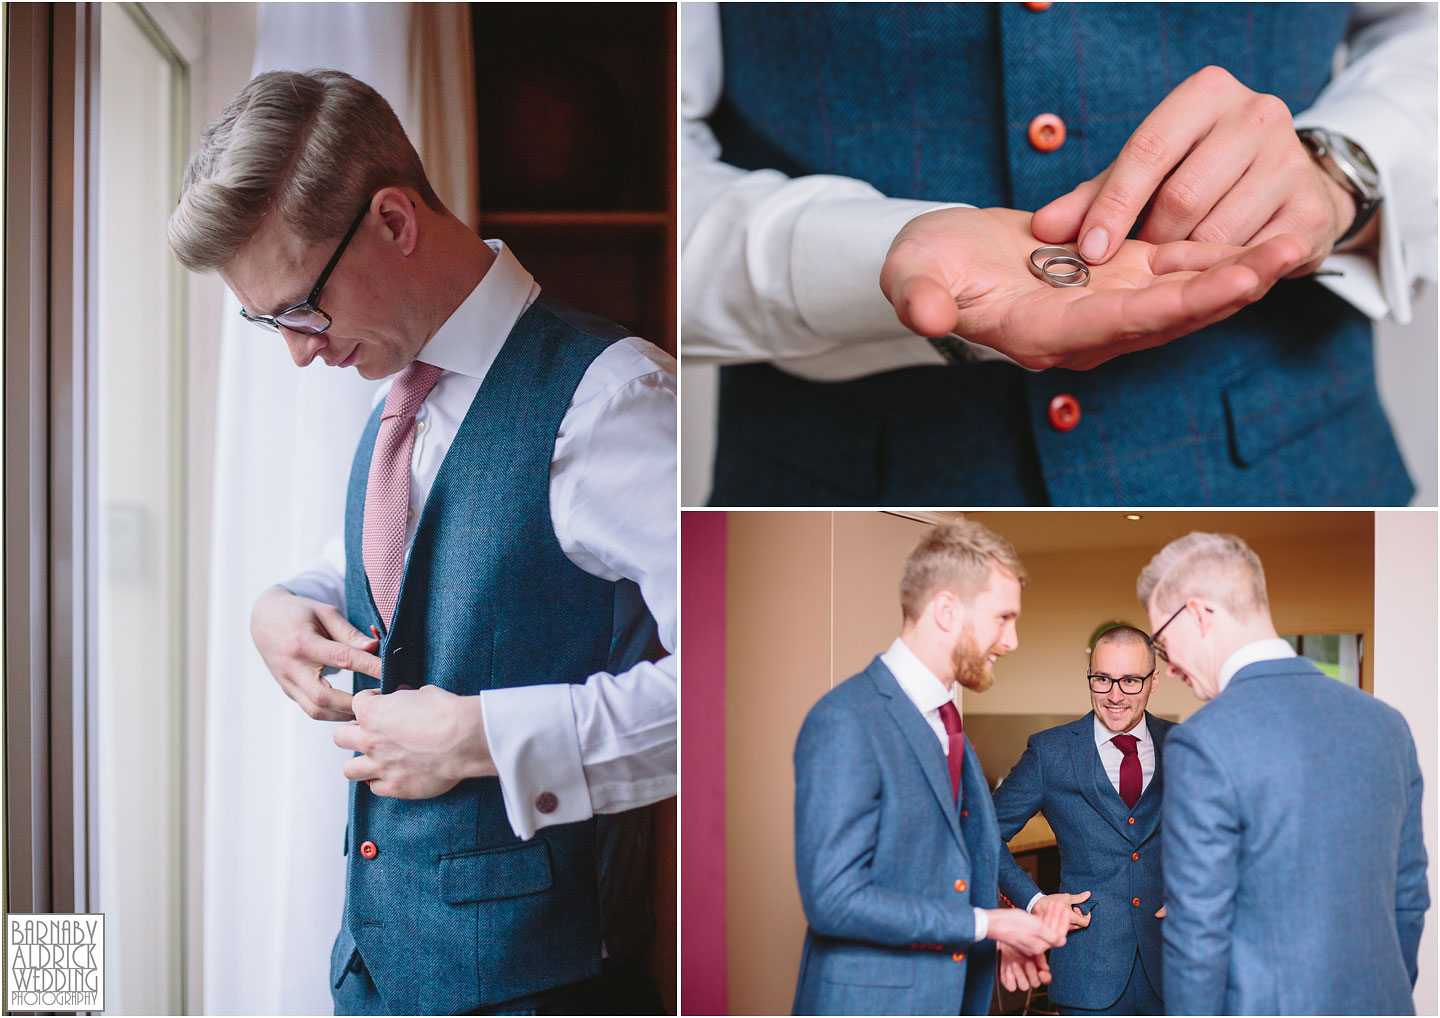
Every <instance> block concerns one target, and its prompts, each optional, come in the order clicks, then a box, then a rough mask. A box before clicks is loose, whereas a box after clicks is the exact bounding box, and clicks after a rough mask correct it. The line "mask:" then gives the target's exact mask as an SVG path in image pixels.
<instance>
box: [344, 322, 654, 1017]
mask: <svg viewBox="0 0 1440 1018" xmlns="http://www.w3.org/2000/svg"><path fill="white" fill-rule="evenodd" d="M624 335H628V333H627V332H625V331H624V330H623V329H620V328H619V327H617V326H614V325H611V324H610V323H608V322H602V321H601V320H599V319H593V318H590V317H588V316H582V315H579V314H578V313H575V312H572V311H569V310H568V309H563V310H562V309H559V308H557V307H555V306H554V305H551V304H549V303H548V302H546V301H543V300H542V301H537V302H536V303H535V304H533V305H532V306H531V307H530V308H529V309H528V310H527V311H526V312H525V313H524V315H522V316H521V318H520V320H519V321H518V322H517V323H516V325H515V327H514V329H513V330H512V331H511V333H510V335H509V337H508V338H507V339H506V342H505V344H504V346H503V348H502V349H501V351H500V353H499V355H498V356H497V358H496V360H495V363H494V365H493V366H492V367H491V369H490V371H489V373H488V374H487V375H486V376H485V380H484V382H483V383H482V384H481V386H480V389H479V391H478V392H477V393H476V395H475V399H474V402H473V403H472V404H471V406H470V410H469V412H468V413H467V415H466V417H465V420H464V422H463V423H462V424H461V426H460V429H459V431H458V432H457V434H456V436H455V439H454V441H453V443H452V444H451V446H450V449H449V451H448V452H447V454H446V456H445V460H444V463H443V464H442V465H441V468H440V471H439V473H438V474H437V476H436V478H435V481H434V484H433V486H432V487H431V490H430V494H429V497H428V498H427V500H426V503H425V508H424V511H423V512H422V514H421V516H420V521H419V524H418V527H417V530H416V533H415V541H414V544H413V545H412V547H411V551H410V559H409V562H408V565H407V566H406V571H405V576H404V580H403V582H402V585H401V588H400V597H399V601H398V603H397V606H396V610H395V618H394V621H393V626H392V627H391V629H390V630H389V631H388V632H386V633H385V634H384V637H383V639H382V641H381V645H380V650H379V656H380V659H381V661H382V662H383V676H382V678H383V683H377V682H376V681H375V680H374V679H372V678H370V677H368V676H363V675H358V674H357V675H356V676H355V681H356V689H357V690H359V689H365V688H376V687H377V686H380V687H381V690H382V692H387V693H388V692H392V691H394V690H395V689H396V688H397V687H398V686H401V685H409V686H413V687H417V688H418V687H419V686H421V685H422V684H425V683H429V684H431V685H435V686H439V687H440V688H442V689H446V690H449V691H450V692H452V693H456V694H459V695H462V696H468V695H473V694H478V693H480V692H481V691H482V690H485V689H495V688H500V687H507V686H525V685H534V684H540V683H556V682H584V681H585V679H586V678H588V677H589V676H590V675H591V674H593V673H595V672H597V671H602V670H606V671H612V672H613V671H620V670H623V669H625V668H628V667H630V666H631V665H633V664H634V663H636V662H637V661H638V660H640V659H641V658H642V657H653V656H654V655H653V653H652V650H653V647H654V641H653V637H654V633H655V625H654V621H653V619H652V618H651V617H650V615H649V613H648V611H647V610H646V608H645V605H644V602H643V601H642V600H641V598H640V597H639V591H638V588H637V587H636V585H635V584H634V583H632V582H630V581H621V582H619V583H612V582H609V581H606V580H603V579H600V578H598V577H595V576H592V575H590V574H589V573H587V572H585V571H584V570H582V569H580V568H579V567H578V566H576V565H574V564H573V563H572V562H570V560H569V559H568V558H566V556H565V553H564V551H563V550H562V549H561V547H560V544H559V542H558V540H557V539H556V537H555V528H554V525H553V523H552V522H551V517H550V461H551V458H552V455H553V451H554V446H555V436H556V432H557V431H558V429H559V426H560V422H561V420H562V418H563V417H564V414H565V411H566V409H567V407H568V406H569V404H570V401H571V398H572V397H573V395H574V392H575V388H576V386H577V385H578V384H579V382H580V379H581V377H582V376H583V375H584V373H585V371H586V369H587V368H588V367H589V366H590V363H591V362H592V361H593V360H594V359H595V357H596V356H597V355H598V354H599V353H600V352H601V351H602V350H603V349H605V347H607V346H608V345H609V344H610V343H611V342H613V341H614V340H616V339H618V338H620V337H622V336H624ZM381 409H382V407H377V408H376V410H375V413H374V415H373V416H372V417H371V419H370V422H369V424H368V425H367V427H366V429H365V432H364V434H363V436H362V437H361V440H360V445H359V448H358V450H357V451H356V453H355V462H354V467H353V469H352V471H351V475H350V485H349V491H348V497H347V503H346V510H345V558H346V566H347V568H346V578H345V595H346V604H347V606H348V607H347V611H348V615H349V619H350V621H351V623H352V624H354V625H355V626H356V627H357V628H358V629H360V630H361V631H363V632H369V630H370V626H371V625H372V624H374V625H379V624H380V619H379V615H378V613H377V611H376V609H375V604H374V601H373V599H372V598H371V595H370V587H369V582H368V580H367V579H366V577H365V573H364V568H363V564H362V562H363V559H362V552H361V529H362V524H363V521H364V518H365V489H366V485H367V481H368V477H369V471H370V458H371V453H372V451H373V449H374V445H375V438H376V434H377V432H378V430H379V425H380V412H381ZM381 628H382V629H383V628H384V627H383V626H382V627H381ZM647 821H648V813H644V812H641V811H635V812H632V813H628V814H621V815H619V816H618V817H601V818H592V819H591V820H588V821H584V822H580V823H572V824H559V825H555V826H551V827H546V828H542V829H541V830H540V831H539V832H538V833H537V834H536V835H535V837H534V838H533V839H531V840H530V841H521V840H520V839H519V838H517V837H516V836H515V834H514V832H513V831H512V830H511V829H510V825H509V822H508V821H507V820H506V816H505V807H504V803H503V801H502V798H501V791H500V782H499V779H497V778H478V779H469V780H465V781H462V782H460V783H459V784H458V785H456V786H455V787H454V788H453V789H451V790H450V791H449V792H446V793H445V794H444V795H440V796H437V797H435V798H433V799H422V800H403V799H392V798H384V797H381V796H376V795H373V794H372V793H371V792H370V791H369V789H368V788H367V787H366V786H364V785H363V784H352V786H351V792H350V819H349V826H348V829H347V834H346V850H347V852H346V854H347V856H348V860H347V868H346V883H345V920H344V922H343V924H342V929H341V931H340V935H339V937H338V938H337V940H336V943H335V949H334V951H333V953H332V959H331V984H332V985H338V983H339V981H340V980H343V979H344V978H345V977H346V974H347V972H348V971H349V969H350V967H351V966H352V965H353V959H354V954H355V952H356V951H357V950H358V953H359V956H360V958H361V959H363V961H364V965H365V967H366V968H368V969H369V971H370V974H371V976H372V978H373V979H374V981H375V986H376V988H377V989H378V991H379V992H380V995H381V997H382V998H383V999H384V1001H385V1003H386V1005H387V1006H388V1007H389V1008H390V1009H391V1011H392V1012H394V1013H396V1014H454V1013H460V1012H464V1011H467V1010H471V1009H474V1008H476V1007H480V1006H484V1005H488V1004H493V1003H498V1002H502V1001H512V1000H515V999H516V998H520V997H525V996H528V995H530V994H533V993H536V992H538V991H541V990H544V989H547V988H550V987H554V986H561V985H564V984H567V983H572V982H575V981H578V980H581V979H586V978H589V977H591V976H595V975H598V974H599V971H600V958H601V942H602V934H603V936H604V937H605V939H606V946H607V947H608V949H609V951H610V954H611V955H612V956H613V955H616V954H617V953H623V952H624V951H625V950H627V949H628V948H629V947H631V946H632V945H631V943H630V940H629V938H632V937H635V936H638V935H641V933H642V932H643V931H640V930H639V927H640V926H642V925H643V918H644V917H643V916H642V917H640V918H638V919H637V915H636V910H637V902H638V903H639V906H643V907H640V909H639V910H640V911H643V912H645V914H646V915H648V901H640V899H643V898H644V890H643V889H644V887H645V885H646V880H645V878H646V877H647V876H648V872H647V867H646V864H645V862H644V858H643V851H642V848H643V844H642V841H643V826H644V823H645V822H647ZM366 842H371V843H373V844H374V845H375V846H376V852H375V853H374V855H373V858H366V857H365V855H364V854H362V853H361V852H360V851H351V849H353V848H358V847H359V846H361V845H363V844H365V843H366Z"/></svg>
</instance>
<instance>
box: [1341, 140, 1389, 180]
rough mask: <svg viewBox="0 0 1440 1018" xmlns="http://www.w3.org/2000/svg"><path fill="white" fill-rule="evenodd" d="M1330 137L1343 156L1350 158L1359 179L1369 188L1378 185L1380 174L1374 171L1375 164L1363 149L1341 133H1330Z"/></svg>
mask: <svg viewBox="0 0 1440 1018" xmlns="http://www.w3.org/2000/svg"><path fill="white" fill-rule="evenodd" d="M1331 137H1332V138H1333V140H1334V142H1335V146H1336V147H1337V148H1338V149H1340V151H1341V152H1342V153H1343V154H1344V156H1345V158H1347V159H1349V160H1350V162H1351V165H1353V166H1354V167H1355V170H1356V172H1357V173H1359V174H1360V177H1361V179H1362V180H1363V181H1364V182H1365V183H1366V184H1367V185H1369V186H1370V187H1371V188H1375V187H1378V186H1379V184H1380V174H1379V172H1378V171H1376V169H1375V164H1374V163H1372V162H1371V161H1370V157H1369V156H1368V155H1366V154H1365V150H1364V149H1363V148H1361V147H1360V146H1359V145H1357V144H1355V143H1354V142H1353V141H1351V140H1350V139H1349V138H1346V137H1344V136H1343V135H1332V136H1331Z"/></svg>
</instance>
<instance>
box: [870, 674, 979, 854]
mask: <svg viewBox="0 0 1440 1018" xmlns="http://www.w3.org/2000/svg"><path fill="white" fill-rule="evenodd" d="M865 671H866V674H868V675H869V676H870V678H871V679H872V680H873V681H874V683H875V691H876V692H877V693H879V694H880V697H881V699H883V700H884V701H885V710H886V712H887V713H888V714H889V715H890V719H891V720H892V721H893V722H895V726H896V727H897V728H899V729H900V734H901V736H902V737H903V738H904V740H905V743H906V744H907V745H908V746H909V747H910V752H911V753H912V754H913V755H914V757H915V760H916V762H917V763H918V764H919V765H920V770H921V772H922V773H923V774H924V775H925V780H926V782H927V783H928V784H929V785H930V791H931V792H933V793H934V794H935V798H936V799H937V800H938V801H939V804H940V812H941V813H943V814H944V815H945V820H946V823H947V824H948V825H949V827H950V833H951V834H952V835H953V836H954V838H955V843H956V844H957V845H959V846H960V850H961V851H962V852H965V853H966V854H967V855H968V854H969V851H968V849H967V847H966V845H965V839H964V837H962V836H961V834H960V817H959V812H958V811H957V810H956V808H955V793H954V792H953V791H952V790H951V788H950V769H949V767H948V766H947V765H946V763H945V751H944V750H942V749H941V748H940V740H939V739H937V738H936V737H935V731H934V729H932V728H931V727H930V726H929V725H928V724H926V723H925V718H924V717H922V716H921V714H920V712H919V711H918V710H916V709H915V704H914V703H912V702H911V701H910V698H909V697H908V696H906V695H905V691H904V690H902V689H901V688H900V683H898V682H896V681H895V676H893V675H891V674H890V669H888V668H886V667H885V663H884V662H883V661H881V660H880V658H879V657H876V658H875V660H874V661H871V662H870V667H869V668H867V669H866V670H865ZM965 755H966V760H965V770H966V771H969V770H970V761H971V760H972V759H973V758H974V754H973V753H966V754H965ZM974 769H975V770H976V771H979V770H980V767H979V764H978V763H977V764H976V765H975V768H974ZM962 780H963V779H962ZM965 784H966V785H967V790H968V784H969V782H968V781H966V782H965Z"/></svg>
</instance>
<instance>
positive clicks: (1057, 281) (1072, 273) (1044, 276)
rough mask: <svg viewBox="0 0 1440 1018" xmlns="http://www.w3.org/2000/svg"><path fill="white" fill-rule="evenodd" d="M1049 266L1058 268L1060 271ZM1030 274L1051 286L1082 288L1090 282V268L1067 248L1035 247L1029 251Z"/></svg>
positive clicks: (1077, 254) (1075, 253) (1076, 253)
mask: <svg viewBox="0 0 1440 1018" xmlns="http://www.w3.org/2000/svg"><path fill="white" fill-rule="evenodd" d="M1051 266H1060V267H1061V269H1062V271H1055V270H1054V269H1052V268H1051ZM1030 274H1031V275H1033V276H1034V277H1035V278H1036V279H1039V280H1041V281H1042V282H1045V283H1049V284H1050V285H1051V286H1084V285H1086V284H1087V283H1089V282H1090V266H1088V265H1086V264H1085V262H1084V260H1082V259H1081V257H1080V255H1079V253H1078V252H1075V251H1072V250H1070V248H1068V247H1037V248H1036V249H1035V250H1034V251H1031V252H1030Z"/></svg>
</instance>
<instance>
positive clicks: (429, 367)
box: [380, 361, 445, 419]
mask: <svg viewBox="0 0 1440 1018" xmlns="http://www.w3.org/2000/svg"><path fill="white" fill-rule="evenodd" d="M444 373H445V372H444V370H443V369H442V368H437V367H436V366H435V365H433V364H423V363H421V362H420V361H411V362H410V363H409V364H407V365H405V367H403V368H401V369H400V372H399V374H397V375H396V376H395V381H394V382H393V383H392V384H391V386H390V394H389V395H388V396H386V397H385V409H384V410H383V411H381V414H380V416H381V418H382V419H386V418H390V417H414V416H415V414H416V413H417V412H419V410H420V405H421V404H422V403H424V402H425V397H427V396H429V395H430V390H431V389H433V388H435V383H436V382H438V381H440V376H441V375H443V374H444Z"/></svg>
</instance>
